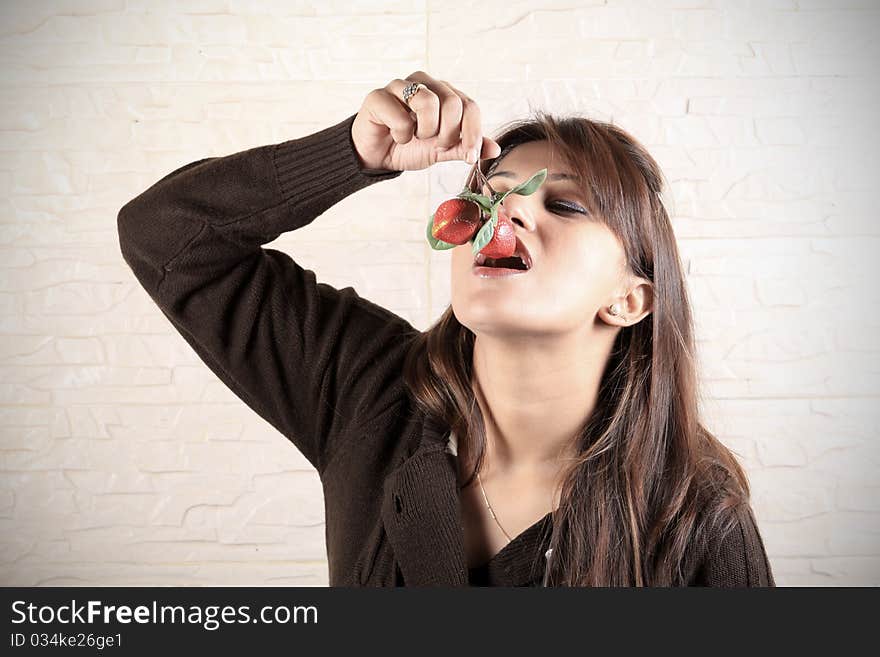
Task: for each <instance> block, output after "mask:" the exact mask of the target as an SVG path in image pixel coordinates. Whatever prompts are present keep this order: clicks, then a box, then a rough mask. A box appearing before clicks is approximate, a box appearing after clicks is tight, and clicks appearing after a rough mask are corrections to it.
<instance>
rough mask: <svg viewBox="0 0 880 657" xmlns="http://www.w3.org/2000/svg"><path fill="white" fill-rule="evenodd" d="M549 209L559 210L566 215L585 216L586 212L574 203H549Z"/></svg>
mask: <svg viewBox="0 0 880 657" xmlns="http://www.w3.org/2000/svg"><path fill="white" fill-rule="evenodd" d="M550 207H557V208H561V209H562V211H563V212H566V213H568V214H587V211H586V210H584V209H583V208H582V207H581V206H579V205H576V204H574V203H560V202H558V201H556V202H553V203H550Z"/></svg>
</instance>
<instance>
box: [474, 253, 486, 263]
mask: <svg viewBox="0 0 880 657" xmlns="http://www.w3.org/2000/svg"><path fill="white" fill-rule="evenodd" d="M474 262H475V263H477V264H478V265H482V264H484V263H485V262H486V256H484V255H483V254H482V253H478V254H477V257H476V258H475V259H474Z"/></svg>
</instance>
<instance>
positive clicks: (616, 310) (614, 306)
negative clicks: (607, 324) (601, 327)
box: [608, 303, 620, 315]
mask: <svg viewBox="0 0 880 657" xmlns="http://www.w3.org/2000/svg"><path fill="white" fill-rule="evenodd" d="M608 312H610V313H611V314H612V315H619V314H620V306H618V305H617V304H616V303H612V304H611V307H610V308H609V309H608Z"/></svg>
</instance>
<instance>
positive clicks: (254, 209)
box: [118, 71, 774, 586]
mask: <svg viewBox="0 0 880 657" xmlns="http://www.w3.org/2000/svg"><path fill="white" fill-rule="evenodd" d="M417 83H420V84H417ZM468 154H474V155H473V156H472V157H468ZM460 159H465V160H466V161H470V162H472V163H476V166H477V167H481V168H480V169H479V171H480V172H483V168H482V167H483V166H484V165H485V169H486V171H485V173H486V174H488V177H487V176H485V175H483V176H474V175H472V176H471V178H470V179H469V183H468V184H469V185H470V186H471V189H473V190H474V191H479V188H480V182H482V183H483V185H485V186H484V187H483V188H482V191H484V192H488V193H495V192H499V191H503V190H504V189H509V188H510V187H509V186H512V185H514V184H516V183H518V182H522V181H524V180H526V179H527V178H528V177H530V176H531V174H533V173H534V172H535V171H537V170H539V169H541V168H545V167H546V168H547V169H548V171H549V173H550V176H549V178H548V179H547V181H545V184H543V185H542V186H541V187H540V188H539V189H538V190H537V191H536V192H535V193H533V194H532V195H530V196H521V195H516V194H511V195H509V196H507V198H506V199H505V200H504V207H505V209H506V210H507V211H508V214H509V215H510V217H511V219H512V221H513V223H514V224H515V226H516V235H517V239H518V244H519V245H520V247H521V248H522V247H525V249H527V250H528V253H527V254H526V259H528V260H530V261H531V268H530V269H529V270H528V271H525V272H522V273H518V274H513V275H510V276H506V277H501V278H498V277H492V278H483V277H480V276H478V275H476V274H475V273H474V272H475V271H476V270H475V269H474V258H473V256H472V254H471V245H470V244H469V243H468V244H464V245H461V246H459V247H457V248H455V249H453V250H452V305H451V307H450V308H448V309H447V310H446V312H445V313H444V314H443V315H442V316H441V317H440V319H439V320H438V321H437V322H436V323H435V324H434V326H432V327H431V328H430V329H429V330H428V331H427V332H424V333H422V332H420V331H418V330H416V329H415V328H414V327H412V325H411V324H410V323H409V322H407V321H405V320H404V319H402V318H401V317H399V316H397V315H395V314H394V313H391V312H390V311H388V310H387V309H385V308H382V307H380V306H378V305H376V304H373V303H371V302H370V301H368V300H366V299H364V298H362V297H360V296H359V295H358V294H357V293H356V292H355V291H354V290H353V289H352V288H350V287H348V288H344V289H342V290H337V289H335V288H333V287H331V286H329V285H327V284H324V283H318V282H317V281H316V278H315V275H314V272H312V271H310V270H305V269H303V268H302V267H301V266H300V265H298V264H297V263H296V262H295V261H294V260H292V259H291V258H290V257H289V256H288V255H287V254H285V253H282V252H280V251H277V250H273V249H264V248H262V246H261V245H263V244H266V243H268V242H270V241H272V240H274V239H275V238H277V237H278V236H279V235H280V234H282V233H283V232H286V231H288V230H295V229H297V228H301V227H303V226H305V225H308V224H309V223H311V221H313V220H314V219H315V218H316V217H318V216H319V215H320V214H321V213H322V212H324V211H325V210H326V209H327V208H329V207H330V206H332V205H333V204H335V203H337V202H338V201H339V200H341V199H342V198H344V197H346V196H348V195H350V194H352V193H354V192H356V191H357V190H359V189H361V188H363V187H366V186H368V185H371V184H375V183H376V182H379V181H382V180H387V179H390V178H394V177H397V176H399V175H400V174H401V173H402V172H403V171H405V170H419V169H424V168H426V167H428V166H430V165H432V164H434V163H436V162H442V161H449V160H460ZM481 160H485V162H481ZM476 173H477V171H476V170H475V171H473V172H472V174H476ZM565 176H568V178H566V177H565ZM484 178H485V180H483V179H484ZM478 181H479V182H478ZM659 192H660V173H659V169H658V168H657V165H656V163H655V162H654V161H653V159H651V157H650V156H649V155H648V154H647V153H646V152H645V151H644V149H643V148H642V147H641V146H640V145H639V144H637V143H636V142H635V141H634V140H633V139H632V138H631V137H629V136H628V135H627V134H626V133H624V132H623V131H621V130H619V129H618V128H615V127H614V126H610V125H607V124H602V123H597V122H592V121H589V120H587V119H581V118H575V117H571V118H570V119H567V120H562V121H557V120H556V119H555V118H554V117H552V116H546V115H540V116H539V117H538V118H537V119H536V120H535V121H522V122H517V123H516V124H514V125H513V126H512V127H511V128H510V129H509V130H508V131H506V132H504V133H503V134H502V135H500V136H499V138H498V140H497V142H496V141H495V140H492V139H489V138H487V137H484V136H483V135H482V129H481V125H480V114H479V108H478V106H477V104H476V103H475V102H474V101H473V100H472V99H470V98H469V97H468V96H467V95H466V94H464V93H463V92H461V91H459V90H458V89H456V88H455V87H453V86H452V85H451V84H449V83H447V82H445V81H441V80H436V79H434V78H433V77H431V76H429V75H428V74H426V73H424V72H421V71H418V72H416V73H414V74H412V75H410V76H408V77H407V78H406V79H403V80H402V79H395V80H392V81H391V82H389V83H388V84H387V85H386V86H385V87H382V88H378V89H375V90H373V91H371V92H370V93H369V94H368V95H367V97H366V99H365V100H364V102H363V104H362V106H361V109H360V111H359V112H358V113H357V114H355V115H352V116H350V117H348V118H347V119H345V120H344V121H341V122H340V123H338V124H336V125H334V126H331V127H329V128H326V129H324V130H321V131H319V132H317V133H315V134H313V135H308V136H306V137H302V138H299V139H293V140H289V141H285V142H282V143H279V144H273V145H268V146H262V147H257V148H253V149H249V150H246V151H242V152H240V153H235V154H232V155H228V156H225V157H214V158H206V159H203V160H199V161H196V162H193V163H191V164H188V165H186V166H184V167H181V168H180V169H177V170H176V171H173V172H172V173H170V174H168V175H167V176H165V177H164V178H162V179H161V180H159V181H158V182H157V183H156V184H154V185H153V186H152V187H150V188H149V189H147V190H146V191H144V192H143V193H142V194H140V195H139V196H138V197H136V198H135V199H133V200H132V201H130V202H129V203H127V204H126V205H125V206H124V207H123V208H122V209H121V211H120V213H119V218H118V226H119V234H120V244H121V248H122V253H123V255H124V257H125V259H126V261H127V262H128V263H129V265H130V266H131V268H132V270H133V271H134V273H135V275H136V276H137V278H138V280H139V281H140V282H141V284H142V285H143V286H144V287H145V289H146V290H147V291H148V292H149V294H150V295H151V297H152V298H153V299H154V301H155V302H156V303H157V305H158V306H159V307H160V309H161V310H162V311H163V312H164V314H165V315H166V316H167V317H168V319H169V320H170V321H171V323H172V324H173V326H174V327H175V328H176V329H177V330H178V331H179V332H180V333H181V335H182V336H183V337H184V338H185V339H186V340H187V341H188V343H189V344H190V345H191V346H192V347H193V349H194V350H195V351H196V352H197V353H198V355H199V356H200V357H201V358H202V359H203V360H204V362H205V363H206V364H207V365H208V366H209V367H210V368H211V369H212V370H213V371H214V372H215V373H216V374H217V376H218V377H219V378H220V379H221V380H222V381H223V382H224V383H225V384H226V385H228V386H229V387H230V389H231V390H233V391H234V392H235V393H236V394H237V395H238V396H239V397H240V398H241V399H242V400H243V401H244V402H245V403H246V404H248V405H249V406H250V407H251V408H253V409H254V410H255V411H256V412H257V413H259V414H260V415H261V416H262V417H263V418H265V419H266V420H267V421H269V422H270V423H271V424H272V425H273V426H274V427H276V428H277V429H278V430H279V431H280V432H281V433H282V434H284V435H285V436H286V437H287V438H288V439H289V440H291V441H292V442H293V444H294V445H295V446H296V447H297V448H298V449H300V451H301V452H302V453H303V455H304V456H305V457H306V458H307V459H308V460H309V461H310V463H312V465H314V467H315V468H316V469H317V471H318V473H319V475H320V477H321V482H322V485H323V489H324V498H325V510H326V544H327V551H328V562H329V576H330V583H331V585H369V586H375V585H407V586H424V585H446V586H465V585H468V584H471V585H479V584H490V585H499V586H500V585H511V586H512V585H541V584H544V585H568V586H572V585H574V586H579V585H637V586H642V585H650V586H665V585H687V584H696V585H710V586H762V585H773V584H774V582H773V577H772V573H771V570H770V565H769V563H768V562H767V558H766V554H765V551H764V546H763V543H762V540H761V537H760V535H759V533H758V531H757V527H756V526H755V522H754V517H753V514H752V512H751V509H750V507H749V502H748V484H747V481H746V477H745V474H744V472H743V471H742V469H741V468H740V466H739V465H738V464H737V462H736V459H735V458H734V457H733V455H732V454H731V453H730V451H729V450H727V449H726V448H725V447H724V446H723V445H722V444H721V443H720V442H719V441H717V440H716V439H715V438H714V437H713V436H712V435H711V434H710V433H709V432H708V431H707V430H706V429H705V428H703V427H702V425H701V424H700V423H699V421H698V418H697V384H696V378H695V363H694V351H693V338H692V329H691V321H692V320H691V317H690V310H689V305H688V302H687V295H686V288H685V282H684V277H683V275H682V272H681V265H680V261H679V258H678V254H677V251H676V247H675V240H674V236H673V233H672V230H671V227H670V225H669V220H668V217H667V216H666V213H665V211H664V209H663V206H662V204H661V202H660V199H659ZM362 220H365V221H380V220H381V215H380V213H378V212H375V211H374V210H371V209H370V208H365V212H364V214H363V216H362ZM475 479H476V486H475V485H474V480H475Z"/></svg>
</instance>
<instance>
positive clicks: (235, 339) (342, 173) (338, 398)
mask: <svg viewBox="0 0 880 657" xmlns="http://www.w3.org/2000/svg"><path fill="white" fill-rule="evenodd" d="M355 116H356V114H353V115H351V116H349V117H348V118H346V119H345V120H343V121H341V122H339V123H337V124H336V125H334V126H330V127H328V128H325V129H323V130H321V131H319V132H316V133H314V134H311V135H308V136H305V137H302V138H299V139H292V140H289V141H284V142H281V143H278V144H271V145H266V146H259V147H256V148H251V149H249V150H245V151H242V152H238V153H234V154H231V155H226V156H222V157H209V158H205V159H201V160H198V161H195V162H192V163H190V164H187V165H185V166H182V167H180V168H178V169H176V170H175V171H172V172H171V173H170V174H168V175H166V176H165V177H164V178H162V179H160V180H159V181H158V182H156V183H155V184H153V185H152V186H151V187H149V188H148V189H147V190H146V191H144V192H142V193H141V194H140V195H138V196H136V197H135V198H133V199H132V200H130V201H129V202H128V203H126V204H125V205H124V206H123V207H122V208H121V210H120V211H119V214H118V218H117V227H118V232H119V242H120V248H121V252H122V255H123V257H124V259H125V261H126V263H127V264H128V265H129V266H130V267H131V269H132V271H133V273H134V275H135V277H136V278H137V279H138V281H139V282H140V284H141V285H142V286H143V287H144V289H145V290H146V291H147V293H148V294H149V295H150V297H151V298H152V299H153V301H154V302H155V303H156V304H157V306H158V307H159V308H160V309H161V311H162V312H163V313H164V315H165V316H166V317H167V318H168V320H169V321H170V322H171V324H172V325H173V327H174V328H175V329H176V330H177V331H178V332H179V333H180V334H181V336H182V337H183V338H184V339H185V340H186V341H187V342H188V343H189V345H190V346H191V347H192V348H193V350H194V351H195V352H196V353H197V354H198V356H199V357H200V358H201V359H202V360H203V361H204V362H205V364H206V365H207V366H208V367H209V368H210V369H211V370H212V371H213V372H214V373H215V374H216V375H217V376H218V377H219V378H220V380H221V381H223V383H224V384H225V385H226V386H228V387H229V388H230V389H231V390H232V391H233V392H234V393H235V394H236V395H237V396H238V397H239V398H240V399H241V400H242V401H244V403H245V404H247V405H248V406H249V407H250V408H252V409H253V410H254V411H255V412H256V413H258V414H259V415H260V416H261V417H262V418H264V419H265V420H266V421H268V422H269V423H270V424H271V425H272V426H274V427H275V428H276V429H277V430H278V431H280V432H281V433H282V434H283V435H284V436H286V437H287V438H288V439H289V440H290V441H291V442H292V443H293V444H294V445H295V446H296V447H297V448H298V449H299V450H300V451H301V452H302V454H303V455H304V456H305V458H306V459H308V461H309V462H310V463H311V464H312V465H313V466H314V467H315V468H316V469H317V470H318V472H319V473H321V474H323V472H324V469H325V468H326V466H327V464H328V463H329V461H330V460H331V459H332V458H333V455H334V453H335V451H336V450H337V449H339V448H340V446H341V445H342V443H343V441H344V439H345V437H346V436H347V435H350V433H351V432H352V431H353V430H354V429H355V428H356V427H357V426H358V425H359V424H361V423H363V422H364V421H366V419H368V418H369V417H374V416H376V415H377V414H379V413H381V412H382V411H383V410H384V409H386V408H388V407H390V406H392V405H393V404H394V402H395V401H396V400H397V396H396V395H397V393H399V385H398V384H399V383H400V372H401V367H402V360H403V358H404V355H405V351H406V344H407V342H408V340H406V339H404V338H406V337H411V336H413V335H414V334H416V333H417V331H416V329H414V328H413V327H412V325H410V324H409V322H407V321H406V320H404V319H403V318H402V317H400V316H398V315H396V314H394V313H392V312H390V311H389V310H386V309H385V308H382V307H381V306H378V305H376V304H374V303H372V302H370V301H369V300H367V299H364V298H362V297H360V296H359V295H358V294H357V293H356V292H355V291H354V289H353V288H351V287H346V288H343V289H342V290H338V289H336V288H334V287H332V286H330V285H327V284H325V283H318V282H317V281H316V278H315V274H314V272H313V271H311V270H307V269H303V267H301V266H300V265H299V264H297V262H296V261H294V260H293V259H292V258H291V257H290V256H289V255H287V254H286V253H283V252H281V251H279V250H275V249H268V248H263V247H262V246H261V245H263V244H266V243H267V242H270V241H272V240H274V239H276V238H277V237H278V236H279V235H280V234H282V233H284V232H285V231H289V230H296V229H297V228H302V227H303V226H306V225H308V224H309V223H311V222H312V221H313V220H314V219H315V218H316V217H318V216H319V215H320V214H321V213H323V212H324V211H325V210H326V209H327V208H329V207H331V206H332V205H334V204H335V203H337V202H338V201H340V200H342V199H343V198H345V197H346V196H348V195H350V194H352V193H354V192H356V191H357V190H359V189H362V188H364V187H366V186H369V185H372V184H374V183H376V182H378V181H381V180H387V179H391V178H395V177H397V176H399V175H400V174H401V173H402V171H392V170H371V169H364V168H362V167H361V164H360V161H359V159H358V157H357V151H356V150H355V148H354V144H353V142H352V140H351V125H352V123H353V121H354V118H355ZM364 220H366V221H381V220H382V217H381V215H380V214H379V213H376V212H370V213H365V219H364Z"/></svg>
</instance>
